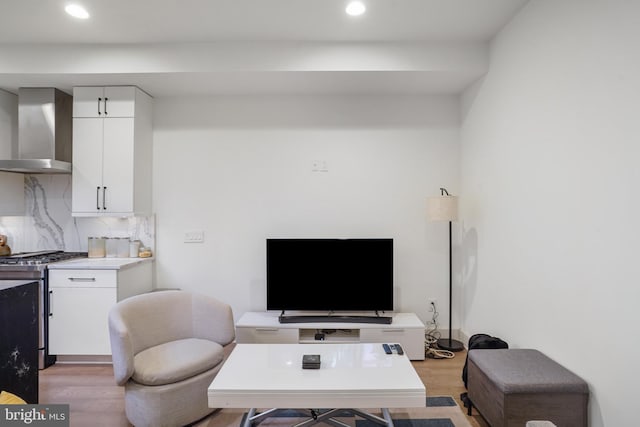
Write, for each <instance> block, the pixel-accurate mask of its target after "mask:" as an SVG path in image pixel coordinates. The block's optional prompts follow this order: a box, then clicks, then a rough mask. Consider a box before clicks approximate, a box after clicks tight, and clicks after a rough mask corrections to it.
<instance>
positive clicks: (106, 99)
mask: <svg viewBox="0 0 640 427" xmlns="http://www.w3.org/2000/svg"><path fill="white" fill-rule="evenodd" d="M108 100H109V98H104V115H105V116H106V115H107V114H109V113H107V101H108Z"/></svg>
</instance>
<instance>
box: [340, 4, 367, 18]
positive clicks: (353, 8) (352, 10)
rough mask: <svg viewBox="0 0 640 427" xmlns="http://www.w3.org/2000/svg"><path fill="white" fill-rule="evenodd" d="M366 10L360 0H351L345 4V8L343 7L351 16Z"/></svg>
mask: <svg viewBox="0 0 640 427" xmlns="http://www.w3.org/2000/svg"><path fill="white" fill-rule="evenodd" d="M366 10H367V8H366V6H365V5H364V3H362V2H361V1H352V2H351V3H349V4H348V5H347V8H346V9H345V11H346V12H347V14H349V15H351V16H360V15H362V14H363V13H364V12H365V11H366Z"/></svg>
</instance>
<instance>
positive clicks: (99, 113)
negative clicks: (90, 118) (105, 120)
mask: <svg viewBox="0 0 640 427" xmlns="http://www.w3.org/2000/svg"><path fill="white" fill-rule="evenodd" d="M100 101H102V98H98V115H99V116H100V115H102V113H101V112H100Z"/></svg>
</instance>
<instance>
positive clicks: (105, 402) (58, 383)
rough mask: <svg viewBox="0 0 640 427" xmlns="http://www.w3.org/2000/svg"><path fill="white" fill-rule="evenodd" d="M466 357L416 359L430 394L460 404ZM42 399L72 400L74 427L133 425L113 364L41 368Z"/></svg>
mask: <svg viewBox="0 0 640 427" xmlns="http://www.w3.org/2000/svg"><path fill="white" fill-rule="evenodd" d="M465 357H466V352H460V353H456V356H455V357H454V358H453V359H426V360H425V361H415V362H413V366H414V367H415V369H416V371H417V372H418V375H420V378H422V381H423V382H424V384H425V386H426V388H427V395H428V396H452V397H453V398H454V399H455V400H456V401H457V402H458V404H460V399H459V397H460V393H462V392H464V391H465V388H464V384H463V383H462V378H461V375H462V367H463V366H464V361H465ZM40 403H66V404H69V408H70V412H71V414H70V418H71V423H70V424H71V427H84V426H97V427H100V426H104V427H119V426H130V424H129V423H128V422H127V419H126V417H125V415H124V389H123V388H122V387H119V386H117V385H116V384H115V381H114V379H113V370H112V368H111V365H70V364H64V365H63V364H56V365H53V366H51V367H49V368H47V369H45V370H43V371H40ZM462 410H463V412H464V413H465V414H466V413H467V412H466V408H462ZM467 418H468V420H469V422H470V423H471V425H472V426H473V427H487V423H486V422H485V421H484V420H483V419H482V417H480V415H478V414H477V412H476V411H475V410H474V411H473V415H472V416H471V417H467Z"/></svg>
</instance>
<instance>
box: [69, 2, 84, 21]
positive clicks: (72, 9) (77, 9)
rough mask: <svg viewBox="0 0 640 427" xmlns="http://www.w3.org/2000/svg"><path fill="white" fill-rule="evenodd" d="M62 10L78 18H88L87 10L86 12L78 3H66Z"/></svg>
mask: <svg viewBox="0 0 640 427" xmlns="http://www.w3.org/2000/svg"><path fill="white" fill-rule="evenodd" d="M64 11H65V12H67V13H68V14H69V15H71V16H73V17H74V18H78V19H87V18H89V12H87V9H85V8H84V7H82V6H80V5H79V4H69V5H67V7H65V8H64Z"/></svg>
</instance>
